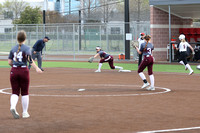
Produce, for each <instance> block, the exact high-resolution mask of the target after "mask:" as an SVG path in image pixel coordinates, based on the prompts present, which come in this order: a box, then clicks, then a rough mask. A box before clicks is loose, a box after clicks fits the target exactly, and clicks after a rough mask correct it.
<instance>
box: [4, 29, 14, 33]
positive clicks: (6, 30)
mask: <svg viewBox="0 0 200 133" xmlns="http://www.w3.org/2000/svg"><path fill="white" fill-rule="evenodd" d="M4 31H5V33H8V32H11V31H12V29H11V28H5V29H4Z"/></svg>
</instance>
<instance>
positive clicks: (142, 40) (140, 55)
mask: <svg viewBox="0 0 200 133" xmlns="http://www.w3.org/2000/svg"><path fill="white" fill-rule="evenodd" d="M144 36H145V34H144V33H140V38H138V43H139V48H138V49H140V47H141V44H142V43H145V40H144ZM141 62H142V53H141V54H139V59H138V66H139V65H140V63H141Z"/></svg>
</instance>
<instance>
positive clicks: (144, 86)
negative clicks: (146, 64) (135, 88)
mask: <svg viewBox="0 0 200 133" xmlns="http://www.w3.org/2000/svg"><path fill="white" fill-rule="evenodd" d="M147 86H149V83H148V82H147V83H144V85H143V86H142V87H141V88H142V89H144V88H146V87H147Z"/></svg>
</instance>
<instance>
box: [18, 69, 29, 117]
mask: <svg viewBox="0 0 200 133" xmlns="http://www.w3.org/2000/svg"><path fill="white" fill-rule="evenodd" d="M20 78H21V80H20V82H21V83H20V86H21V95H22V99H21V100H22V109H23V113H22V118H28V117H30V115H29V113H28V107H29V92H28V90H29V82H30V80H29V79H30V78H29V71H28V69H26V68H24V69H23V73H21V75H20Z"/></svg>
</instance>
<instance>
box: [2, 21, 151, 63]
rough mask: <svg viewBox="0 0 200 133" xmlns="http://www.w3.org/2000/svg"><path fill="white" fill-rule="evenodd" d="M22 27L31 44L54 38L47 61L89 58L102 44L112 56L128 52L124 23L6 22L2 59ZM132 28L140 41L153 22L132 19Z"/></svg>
mask: <svg viewBox="0 0 200 133" xmlns="http://www.w3.org/2000/svg"><path fill="white" fill-rule="evenodd" d="M19 30H24V31H26V33H27V40H26V45H28V46H30V47H32V46H33V45H34V44H35V42H36V41H37V40H38V39H42V38H43V37H44V36H48V37H49V38H50V39H51V40H50V41H49V42H48V43H46V47H45V49H44V52H43V53H44V59H47V60H49V59H51V60H86V59H88V57H89V55H94V54H95V52H96V51H95V47H96V46H101V47H102V49H103V50H105V51H106V52H108V53H109V54H111V55H118V54H120V53H125V52H124V40H125V35H124V23H119V22H115V23H107V24H102V23H100V24H53V25H7V26H5V25H4V26H0V55H1V56H0V58H1V59H2V58H7V55H8V53H9V51H10V49H11V48H12V46H14V45H15V44H16V43H17V41H16V35H17V31H19ZM130 31H131V33H132V35H133V36H132V38H133V40H137V38H138V37H139V33H140V32H144V33H146V34H150V23H149V22H143V23H137V22H132V23H130ZM131 50H132V48H131ZM131 53H132V52H131ZM132 54H133V53H132Z"/></svg>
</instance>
